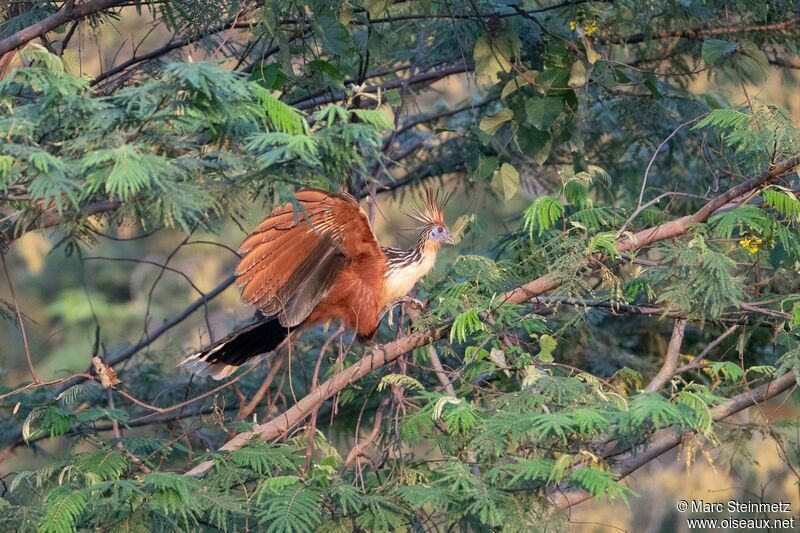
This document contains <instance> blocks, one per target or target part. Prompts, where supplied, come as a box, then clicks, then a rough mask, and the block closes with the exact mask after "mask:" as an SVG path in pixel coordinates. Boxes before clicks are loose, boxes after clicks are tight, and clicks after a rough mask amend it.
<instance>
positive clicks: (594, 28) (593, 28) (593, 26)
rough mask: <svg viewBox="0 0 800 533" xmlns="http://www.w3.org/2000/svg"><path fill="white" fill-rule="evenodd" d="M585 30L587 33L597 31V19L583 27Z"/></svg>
mask: <svg viewBox="0 0 800 533" xmlns="http://www.w3.org/2000/svg"><path fill="white" fill-rule="evenodd" d="M583 31H584V32H586V35H591V34H593V33H597V21H596V20H593V21H591V22H590V23H589V24H587V25H586V26H584V27H583Z"/></svg>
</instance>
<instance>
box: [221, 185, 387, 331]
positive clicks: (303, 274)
mask: <svg viewBox="0 0 800 533" xmlns="http://www.w3.org/2000/svg"><path fill="white" fill-rule="evenodd" d="M295 205H296V206H298V208H295ZM239 254H241V255H242V259H241V260H240V261H239V265H238V266H237V268H236V284H237V285H239V286H243V287H244V290H243V291H242V299H243V300H244V301H245V302H246V303H248V304H252V305H255V306H257V307H258V308H259V309H260V310H261V311H262V312H263V313H264V314H265V315H267V316H272V315H278V317H279V318H280V320H281V323H282V324H283V325H285V326H289V327H291V326H296V325H298V324H300V323H302V322H303V320H305V319H306V317H308V315H309V314H310V313H311V311H313V310H314V307H316V305H317V304H318V303H319V302H320V300H322V298H324V297H325V295H326V294H327V293H328V291H329V290H330V288H331V285H332V284H333V281H334V280H335V279H336V274H337V273H338V272H339V271H340V270H341V269H342V267H344V266H345V265H347V264H352V263H353V262H356V261H364V260H369V259H371V258H375V259H378V258H380V257H381V255H382V252H381V249H380V246H379V244H378V240H377V239H376V238H375V234H374V233H373V232H372V228H371V227H370V225H369V220H368V219H367V216H366V214H365V213H364V211H363V210H362V209H361V207H359V205H358V202H357V201H356V199H355V198H353V197H352V196H350V195H349V194H342V193H330V192H327V191H323V190H320V189H303V190H300V191H298V192H297V193H296V194H295V204H293V203H292V202H287V203H286V204H285V205H282V206H278V207H276V208H275V209H274V210H273V211H272V214H270V215H269V216H268V217H267V218H265V219H264V220H263V221H262V222H261V223H260V224H259V225H258V227H256V229H255V231H254V232H253V233H252V234H251V235H250V236H249V237H247V239H245V241H244V243H242V246H241V247H240V248H239Z"/></svg>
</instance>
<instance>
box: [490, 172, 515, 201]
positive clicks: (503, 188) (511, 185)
mask: <svg viewBox="0 0 800 533" xmlns="http://www.w3.org/2000/svg"><path fill="white" fill-rule="evenodd" d="M492 188H493V189H494V190H495V191H496V192H497V193H498V194H499V195H500V196H502V197H503V199H505V200H510V199H511V198H513V197H514V195H515V194H517V189H519V172H518V171H517V169H516V168H515V167H514V165H512V164H511V163H503V165H502V166H501V167H500V169H499V170H497V171H495V173H494V176H493V177H492Z"/></svg>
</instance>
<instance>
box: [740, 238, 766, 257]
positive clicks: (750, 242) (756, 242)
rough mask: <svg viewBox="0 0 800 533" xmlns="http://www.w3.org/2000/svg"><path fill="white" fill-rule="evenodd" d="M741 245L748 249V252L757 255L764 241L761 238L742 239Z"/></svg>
mask: <svg viewBox="0 0 800 533" xmlns="http://www.w3.org/2000/svg"><path fill="white" fill-rule="evenodd" d="M739 244H740V245H741V246H742V247H744V248H747V251H749V252H750V253H751V254H754V253H757V252H758V249H759V247H760V246H761V245H762V244H764V239H762V238H760V237H742V239H741V240H740V241H739Z"/></svg>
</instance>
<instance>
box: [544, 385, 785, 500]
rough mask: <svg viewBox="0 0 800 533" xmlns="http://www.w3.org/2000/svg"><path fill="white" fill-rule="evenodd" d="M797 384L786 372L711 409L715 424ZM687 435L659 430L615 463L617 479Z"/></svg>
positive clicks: (569, 495) (561, 494) (571, 496)
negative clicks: (642, 445)
mask: <svg viewBox="0 0 800 533" xmlns="http://www.w3.org/2000/svg"><path fill="white" fill-rule="evenodd" d="M794 385H796V381H795V377H794V373H792V372H789V373H786V374H784V375H782V376H781V377H779V378H778V379H776V380H775V381H771V382H769V383H766V384H764V385H761V386H760V387H757V388H755V389H752V390H749V391H747V392H743V393H741V394H739V395H737V396H734V397H733V398H730V399H729V400H726V401H725V402H723V403H721V404H719V405H718V406H716V407H714V408H713V409H711V416H712V418H713V420H714V422H719V421H721V420H724V419H726V418H728V417H729V416H731V415H733V414H736V413H738V412H739V411H743V410H744V409H747V408H748V407H752V406H754V405H757V404H760V403H763V402H765V401H767V400H769V399H770V398H774V397H775V396H777V395H778V394H781V393H782V392H785V391H787V390H789V389H790V388H791V387H793V386H794ZM686 433H687V432H685V431H681V430H680V429H678V428H664V429H660V430H658V431H656V432H655V434H653V436H652V437H651V438H650V440H649V441H648V443H647V444H646V445H645V446H644V447H643V448H641V449H640V450H638V451H632V452H629V453H628V454H627V456H625V457H624V458H622V459H619V460H617V461H615V463H614V465H613V466H612V471H613V472H614V473H615V474H616V475H617V479H622V478H625V477H627V476H629V475H630V474H632V473H633V472H635V471H636V470H638V469H639V468H640V467H642V466H644V465H645V464H647V463H649V462H650V461H652V460H653V459H655V458H656V457H658V456H660V455H662V454H664V453H666V452H668V451H669V450H671V449H672V448H674V447H676V446H678V445H679V444H680V443H681V441H682V440H683V436H684V435H685V434H686ZM548 497H549V499H550V502H551V503H552V504H553V505H555V506H556V507H559V508H561V509H566V508H568V507H572V506H573V505H577V504H579V503H581V502H584V501H586V500H589V499H591V498H592V495H591V494H590V493H588V492H587V491H585V490H583V489H578V488H567V489H562V490H553V491H550V492H549V493H548Z"/></svg>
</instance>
